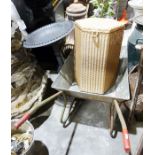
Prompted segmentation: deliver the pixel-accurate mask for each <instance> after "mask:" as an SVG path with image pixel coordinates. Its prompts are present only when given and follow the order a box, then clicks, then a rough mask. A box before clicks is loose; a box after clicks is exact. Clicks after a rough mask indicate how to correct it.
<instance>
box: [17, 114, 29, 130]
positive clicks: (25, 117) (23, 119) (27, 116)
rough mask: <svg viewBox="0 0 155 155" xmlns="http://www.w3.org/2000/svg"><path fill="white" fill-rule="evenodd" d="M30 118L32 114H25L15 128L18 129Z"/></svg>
mask: <svg viewBox="0 0 155 155" xmlns="http://www.w3.org/2000/svg"><path fill="white" fill-rule="evenodd" d="M29 118H30V114H29V113H26V114H24V116H23V117H22V118H21V119H20V120H19V121H18V122H17V123H16V124H15V128H16V129H18V128H19V127H20V126H21V125H22V124H23V123H24V122H25V121H27V120H28V119H29Z"/></svg>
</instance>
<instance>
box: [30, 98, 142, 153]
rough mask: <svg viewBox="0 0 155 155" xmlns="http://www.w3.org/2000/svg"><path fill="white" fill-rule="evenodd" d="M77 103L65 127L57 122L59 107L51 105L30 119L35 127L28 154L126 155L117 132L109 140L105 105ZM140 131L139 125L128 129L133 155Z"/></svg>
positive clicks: (86, 101)
mask: <svg viewBox="0 0 155 155" xmlns="http://www.w3.org/2000/svg"><path fill="white" fill-rule="evenodd" d="M81 102H82V106H81V107H80V109H79V110H78V112H77V114H76V115H75V117H74V119H73V122H72V123H71V124H70V125H69V126H68V127H67V128H63V126H62V124H61V123H60V116H61V112H62V109H63V106H61V105H60V104H54V106H53V107H52V108H50V110H49V109H48V110H47V111H45V112H44V113H42V114H41V115H39V116H38V117H36V118H34V120H32V123H33V124H34V126H35V123H36V122H38V124H39V126H37V128H36V129H35V138H34V139H35V142H34V145H33V147H32V149H31V152H30V153H29V154H28V155H126V153H125V152H124V149H123V144H122V135H121V132H118V135H117V137H116V138H115V139H112V138H111V137H110V134H109V117H108V116H109V104H106V103H101V102H95V101H88V100H83V101H81ZM44 118H46V119H44ZM42 119H44V121H43V122H42V121H41V120H42ZM39 122H41V123H39ZM142 130H143V129H142V123H138V122H134V123H133V124H132V125H131V127H130V130H129V133H130V140H131V148H132V152H131V154H133V155H134V153H135V151H136V148H137V145H138V141H139V140H140V137H141V135H142Z"/></svg>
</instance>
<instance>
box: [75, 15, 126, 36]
mask: <svg viewBox="0 0 155 155" xmlns="http://www.w3.org/2000/svg"><path fill="white" fill-rule="evenodd" d="M75 25H76V26H78V27H79V28H80V29H81V30H85V31H100V32H105V33H110V32H113V31H116V30H119V29H122V28H124V24H122V23H120V22H118V21H117V20H114V19H109V18H86V19H80V20H76V21H75Z"/></svg>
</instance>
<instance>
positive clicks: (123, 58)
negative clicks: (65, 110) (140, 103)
mask: <svg viewBox="0 0 155 155" xmlns="http://www.w3.org/2000/svg"><path fill="white" fill-rule="evenodd" d="M52 88H54V89H56V90H59V91H63V92H64V93H66V94H67V95H70V96H74V97H76V98H81V99H90V100H97V101H103V102H106V103H111V102H112V100H113V99H117V100H118V101H124V100H129V99H130V91H129V81H128V58H127V47H126V46H123V47H122V49H121V54H120V64H119V71H118V75H117V78H116V81H115V84H114V85H113V87H112V88H111V89H109V90H108V91H107V92H106V93H104V94H93V93H88V92H83V91H80V89H79V87H78V85H77V83H76V82H75V78H74V55H73V53H71V54H70V55H69V56H68V58H67V59H66V61H65V63H64V65H63V67H62V69H61V70H60V72H59V74H58V77H57V78H56V80H55V81H54V82H53V84H52Z"/></svg>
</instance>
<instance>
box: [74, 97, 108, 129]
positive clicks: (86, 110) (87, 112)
mask: <svg viewBox="0 0 155 155" xmlns="http://www.w3.org/2000/svg"><path fill="white" fill-rule="evenodd" d="M81 102H82V104H81V107H80V109H79V110H78V112H77V114H76V115H75V118H74V119H73V121H75V122H78V123H80V124H83V125H89V126H94V127H100V128H109V121H110V117H109V116H110V104H108V103H103V102H99V101H91V100H82V101H81Z"/></svg>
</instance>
